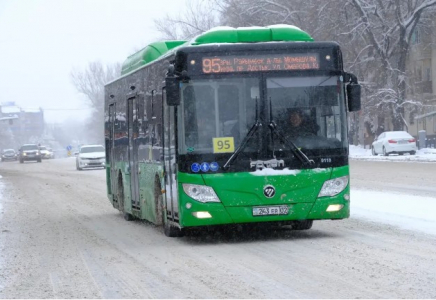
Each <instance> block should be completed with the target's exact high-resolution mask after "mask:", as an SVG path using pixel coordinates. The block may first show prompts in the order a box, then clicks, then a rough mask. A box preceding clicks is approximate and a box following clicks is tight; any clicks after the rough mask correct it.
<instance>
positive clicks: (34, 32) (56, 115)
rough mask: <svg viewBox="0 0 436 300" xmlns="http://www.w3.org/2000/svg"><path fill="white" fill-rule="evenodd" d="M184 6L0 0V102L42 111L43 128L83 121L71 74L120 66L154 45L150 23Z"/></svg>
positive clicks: (174, 0)
mask: <svg viewBox="0 0 436 300" xmlns="http://www.w3.org/2000/svg"><path fill="white" fill-rule="evenodd" d="M185 1H187V0H157V1H155V0H0V102H8V101H15V102H16V103H17V105H19V106H21V107H23V108H35V107H42V108H44V109H45V119H46V122H62V121H63V120H68V119H85V117H86V116H87V115H88V110H74V109H79V108H83V107H85V108H86V107H87V106H86V103H85V101H84V98H83V96H81V95H80V94H78V93H77V91H76V90H75V88H74V86H73V85H72V83H71V79H70V72H71V70H72V69H73V68H74V67H76V68H81V69H84V68H86V66H87V65H88V63H89V62H92V61H97V60H99V61H101V62H103V63H105V64H107V63H114V62H122V61H124V59H125V58H127V56H129V55H130V54H132V53H133V52H134V50H136V49H139V47H143V46H144V45H146V44H148V43H150V42H153V41H155V40H156V39H158V37H159V33H158V32H156V30H155V28H154V22H153V20H154V19H155V18H160V17H163V16H165V15H166V14H167V13H168V14H170V15H177V13H178V12H179V11H180V10H181V9H183V7H184V3H185ZM54 109H62V110H54ZM68 109H70V110H68Z"/></svg>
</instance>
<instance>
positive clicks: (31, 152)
mask: <svg viewBox="0 0 436 300" xmlns="http://www.w3.org/2000/svg"><path fill="white" fill-rule="evenodd" d="M19 159H20V163H21V164H22V163H24V161H29V160H35V161H37V162H41V152H40V151H39V147H38V145H36V144H26V145H23V146H21V148H20V150H19Z"/></svg>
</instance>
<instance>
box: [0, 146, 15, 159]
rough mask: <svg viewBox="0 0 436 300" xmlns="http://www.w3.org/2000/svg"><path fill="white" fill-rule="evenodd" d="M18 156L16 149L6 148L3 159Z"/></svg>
mask: <svg viewBox="0 0 436 300" xmlns="http://www.w3.org/2000/svg"><path fill="white" fill-rule="evenodd" d="M17 159H18V156H17V153H16V152H15V150H14V149H5V150H3V152H2V155H1V161H11V160H17Z"/></svg>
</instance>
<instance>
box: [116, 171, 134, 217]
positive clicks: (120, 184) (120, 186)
mask: <svg viewBox="0 0 436 300" xmlns="http://www.w3.org/2000/svg"><path fill="white" fill-rule="evenodd" d="M117 198H118V209H119V210H120V211H121V213H122V214H123V217H124V220H126V221H133V219H134V218H133V216H132V215H131V214H129V213H127V212H125V211H124V184H123V177H122V176H121V175H120V176H118V191H117Z"/></svg>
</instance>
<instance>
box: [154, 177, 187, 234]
mask: <svg viewBox="0 0 436 300" xmlns="http://www.w3.org/2000/svg"><path fill="white" fill-rule="evenodd" d="M154 201H155V205H156V213H157V214H156V221H157V220H158V219H159V218H160V219H161V220H162V227H163V230H164V233H165V235H166V236H167V237H182V236H183V231H182V230H180V228H178V227H176V226H173V225H171V224H170V223H169V222H168V221H167V218H166V216H167V214H166V207H165V203H164V198H163V195H162V190H161V185H160V181H159V179H158V178H156V180H155V182H154Z"/></svg>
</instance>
